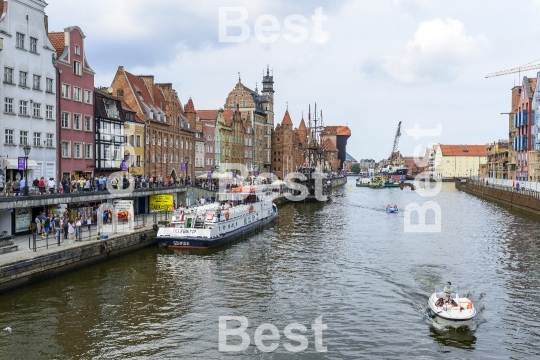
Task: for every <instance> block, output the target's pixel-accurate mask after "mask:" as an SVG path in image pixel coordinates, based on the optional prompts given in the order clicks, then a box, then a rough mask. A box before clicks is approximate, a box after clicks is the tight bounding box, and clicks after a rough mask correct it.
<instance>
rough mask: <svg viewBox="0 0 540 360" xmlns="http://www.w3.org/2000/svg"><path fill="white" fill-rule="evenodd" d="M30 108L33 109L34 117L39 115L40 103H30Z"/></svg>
mask: <svg viewBox="0 0 540 360" xmlns="http://www.w3.org/2000/svg"><path fill="white" fill-rule="evenodd" d="M32 110H33V115H34V117H36V118H40V117H41V104H37V103H33V104H32Z"/></svg>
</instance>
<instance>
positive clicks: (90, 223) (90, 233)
mask: <svg viewBox="0 0 540 360" xmlns="http://www.w3.org/2000/svg"><path fill="white" fill-rule="evenodd" d="M86 225H87V226H88V237H90V236H92V231H91V230H90V225H92V217H91V216H89V217H88V219H86Z"/></svg>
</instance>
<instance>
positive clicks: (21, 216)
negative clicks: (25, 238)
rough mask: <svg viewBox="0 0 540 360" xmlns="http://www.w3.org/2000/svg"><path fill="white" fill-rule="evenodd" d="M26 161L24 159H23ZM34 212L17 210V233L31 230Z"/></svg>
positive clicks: (26, 209)
mask: <svg viewBox="0 0 540 360" xmlns="http://www.w3.org/2000/svg"><path fill="white" fill-rule="evenodd" d="M23 159H24V158H23ZM31 215H32V212H31V211H30V209H29V208H22V209H15V232H16V233H18V232H21V231H28V230H30V224H31V223H32V217H31Z"/></svg>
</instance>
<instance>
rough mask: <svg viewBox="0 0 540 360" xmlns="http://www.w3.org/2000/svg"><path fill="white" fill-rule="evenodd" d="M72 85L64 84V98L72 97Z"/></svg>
mask: <svg viewBox="0 0 540 360" xmlns="http://www.w3.org/2000/svg"><path fill="white" fill-rule="evenodd" d="M70 96H71V87H70V86H69V85H68V84H62V97H63V98H64V99H70V98H71V97H70Z"/></svg>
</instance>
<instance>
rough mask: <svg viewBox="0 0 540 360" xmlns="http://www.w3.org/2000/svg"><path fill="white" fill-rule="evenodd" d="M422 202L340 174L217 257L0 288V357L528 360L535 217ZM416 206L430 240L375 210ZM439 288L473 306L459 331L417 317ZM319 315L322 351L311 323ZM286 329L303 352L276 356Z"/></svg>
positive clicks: (538, 302)
mask: <svg viewBox="0 0 540 360" xmlns="http://www.w3.org/2000/svg"><path fill="white" fill-rule="evenodd" d="M428 193H429V192H423V193H422V192H421V191H410V190H409V189H405V190H403V191H401V190H399V189H380V190H371V189H369V188H356V187H355V186H354V181H353V179H352V178H350V179H349V182H348V184H347V185H345V186H344V187H341V188H339V189H336V190H335V194H336V196H335V197H334V199H333V200H332V201H331V202H329V203H328V204H309V205H304V204H291V203H289V204H285V205H283V206H281V207H280V208H279V212H280V213H279V216H278V218H277V219H276V221H275V223H274V225H272V226H271V227H270V228H268V229H266V230H264V231H263V232H261V233H259V234H256V235H254V236H252V237H251V238H249V239H247V240H245V241H242V242H239V243H235V244H233V245H230V246H228V247H225V248H221V249H218V250H215V251H211V252H203V253H201V252H176V251H171V250H166V249H158V248H153V247H150V248H146V249H142V250H140V251H137V252H135V253H132V254H129V255H125V256H122V257H118V258H115V259H112V260H111V261H107V262H104V263H100V264H97V265H93V266H89V267H87V268H84V269H81V270H78V271H74V272H71V273H68V274H64V275H62V276H58V277H55V278H52V279H48V280H44V281H41V282H38V283H34V284H31V285H29V286H25V287H23V288H20V289H16V290H13V291H10V292H7V293H5V294H0V327H1V328H3V327H5V326H11V327H12V329H13V335H11V336H9V335H8V334H6V333H3V332H2V333H0V359H178V358H186V359H218V358H231V359H243V358H246V359H250V358H253V359H255V358H256V359H260V358H268V359H290V358H298V359H318V358H320V359H362V358H366V359H374V358H380V359H402V358H408V357H423V358H426V359H437V358H441V357H447V358H471V359H495V358H534V357H538V356H540V350H539V347H538V344H539V343H540V321H539V320H540V319H539V317H538V308H539V307H540V276H539V275H540V274H539V264H540V250H539V244H540V235H539V234H540V222H539V221H538V220H535V218H532V217H528V216H526V215H523V214H520V213H516V212H513V211H510V210H508V209H505V208H502V207H500V206H497V205H494V204H492V203H489V202H485V201H483V200H480V199H478V198H476V197H474V196H471V195H468V194H465V193H462V192H459V191H457V190H456V189H455V188H454V185H453V184H451V183H447V184H443V186H442V189H441V191H440V193H438V194H437V195H436V196H433V197H431V198H428V197H422V196H421V195H427V194H428ZM428 200H432V201H435V202H436V203H437V204H438V205H439V206H440V208H441V219H442V227H441V231H440V232H435V233H415V232H405V231H404V213H403V211H401V212H400V213H398V214H387V213H386V212H385V211H384V208H385V207H386V205H387V204H392V205H393V204H397V205H398V206H400V207H401V208H402V209H403V208H404V207H405V205H407V204H409V203H413V202H416V203H419V204H422V203H424V202H425V201H428ZM416 220H417V219H416ZM427 220H428V223H429V221H434V217H433V216H431V217H430V216H428V219H427ZM414 221H415V218H414V216H413V222H414ZM446 281H452V283H453V284H455V285H456V284H457V285H459V287H460V289H461V291H460V292H461V293H462V294H466V295H468V296H469V297H470V298H471V299H472V301H473V302H474V304H475V306H476V308H477V310H478V315H477V317H476V318H475V320H474V323H473V325H472V326H471V328H468V329H460V330H450V329H444V328H441V327H440V326H439V325H438V324H436V323H434V322H433V320H431V319H430V318H429V317H428V316H427V299H428V297H429V296H430V294H431V293H432V292H433V289H434V286H435V285H437V284H439V283H443V282H446ZM220 316H244V317H246V318H247V319H248V321H249V327H248V329H247V330H246V333H247V334H248V335H249V336H250V340H251V344H250V346H249V347H248V348H247V349H246V350H245V351H243V352H240V353H238V352H220V351H219V346H218V339H219V331H218V329H219V327H218V326H219V317H220ZM319 317H322V318H321V320H322V322H323V323H324V324H325V325H326V326H327V329H325V330H321V333H322V345H321V346H324V347H326V350H327V352H320V351H318V350H317V348H316V346H315V336H314V331H313V330H312V329H311V324H313V323H314V322H315V320H316V319H317V318H319ZM263 323H269V324H273V325H275V326H276V327H277V328H278V329H279V332H280V335H281V336H280V339H279V346H278V347H277V349H276V350H275V351H273V352H269V353H261V351H260V350H259V349H258V347H257V346H256V345H255V342H254V333H255V329H256V328H257V326H259V325H261V324H263ZM291 323H299V324H303V325H304V326H305V327H306V328H307V331H306V332H305V336H306V338H307V340H308V346H307V349H305V350H304V351H301V352H298V353H291V352H289V351H288V350H287V349H286V348H285V344H286V343H289V340H288V339H286V338H285V337H284V336H283V330H284V328H285V327H286V326H287V325H288V324H291ZM228 324H229V325H228V326H229V328H230V327H234V326H235V324H236V326H238V324H239V323H237V322H230V323H228ZM235 339H236V340H238V337H236V338H235ZM233 340H234V339H233ZM234 343H239V341H236V342H235V341H231V342H229V344H234ZM264 343H265V344H267V345H268V344H269V343H268V342H264ZM291 344H292V345H294V346H298V345H299V343H297V342H292V343H291ZM321 349H322V348H321V347H320V346H319V350H321Z"/></svg>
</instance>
